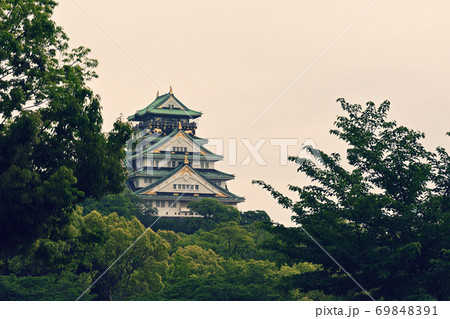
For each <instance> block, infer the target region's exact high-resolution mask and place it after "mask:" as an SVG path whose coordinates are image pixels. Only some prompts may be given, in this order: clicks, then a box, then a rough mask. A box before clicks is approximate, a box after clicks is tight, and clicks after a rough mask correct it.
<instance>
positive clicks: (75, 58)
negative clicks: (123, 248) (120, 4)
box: [0, 0, 131, 254]
mask: <svg viewBox="0 0 450 319" xmlns="http://www.w3.org/2000/svg"><path fill="white" fill-rule="evenodd" d="M55 6H56V2H55V1H51V0H6V1H2V2H1V4H0V224H1V225H2V227H1V228H0V229H1V230H0V243H1V244H0V254H14V253H16V252H19V251H21V250H24V249H27V248H28V247H29V245H30V244H31V243H32V242H33V241H34V240H35V239H37V238H38V237H40V236H48V235H49V234H52V233H55V232H57V231H58V230H60V229H61V228H62V227H63V226H64V225H66V224H67V223H68V220H69V216H70V214H71V212H72V210H73V208H74V205H75V204H76V203H79V202H80V201H82V200H84V199H85V198H87V197H95V198H100V197H101V196H103V195H104V194H106V193H117V192H120V191H121V190H122V188H123V180H124V178H125V170H124V168H123V165H122V163H121V161H122V159H123V158H124V156H125V153H124V150H123V145H124V143H125V141H126V140H127V139H128V137H129V135H130V134H131V127H130V125H129V124H126V123H124V122H122V121H121V120H120V119H119V120H118V121H116V122H115V123H114V127H113V129H112V131H111V132H109V133H107V134H105V133H103V132H102V124H103V121H102V116H101V109H102V108H101V105H100V97H99V96H98V95H95V94H94V92H93V91H92V90H91V89H90V88H89V87H88V86H87V82H88V81H89V80H90V79H92V78H93V77H96V76H97V75H96V74H95V72H94V70H93V69H94V68H95V67H96V66H97V61H96V60H93V59H91V58H89V57H88V54H89V49H87V48H84V47H79V48H73V49H71V48H70V46H69V42H68V37H67V35H66V34H65V33H64V32H63V30H62V28H61V27H59V26H57V25H56V24H55V22H54V21H52V20H51V16H52V13H53V10H54V8H55Z"/></svg>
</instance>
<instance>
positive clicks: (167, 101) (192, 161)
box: [126, 87, 244, 217]
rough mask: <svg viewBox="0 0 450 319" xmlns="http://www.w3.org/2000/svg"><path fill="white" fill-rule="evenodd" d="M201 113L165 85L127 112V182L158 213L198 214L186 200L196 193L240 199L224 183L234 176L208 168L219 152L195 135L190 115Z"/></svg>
mask: <svg viewBox="0 0 450 319" xmlns="http://www.w3.org/2000/svg"><path fill="white" fill-rule="evenodd" d="M201 115H202V113H201V112H197V111H194V110H191V109H189V108H188V107H187V106H185V105H184V104H183V103H181V101H180V100H178V99H177V98H176V97H175V95H174V94H173V90H172V87H171V88H170V92H169V93H167V94H164V95H161V96H159V95H158V94H157V96H156V99H155V100H154V101H153V102H152V103H150V105H148V106H147V107H145V108H143V109H142V110H139V111H137V112H136V113H135V114H134V115H131V116H129V117H128V120H130V121H135V122H137V124H136V126H135V133H136V134H135V137H134V138H133V139H132V140H130V141H129V142H128V145H127V159H126V167H127V170H128V178H127V182H126V184H127V187H128V188H129V189H130V190H131V191H132V192H133V193H135V194H136V195H139V196H140V197H141V198H143V199H145V200H147V201H149V202H150V203H151V204H152V206H153V207H156V208H157V210H158V215H162V217H200V215H198V214H197V213H195V212H191V211H190V210H189V209H188V208H187V204H188V203H189V202H191V201H195V200H200V199H202V198H215V199H217V200H218V201H219V202H221V203H224V204H226V205H231V206H234V207H236V206H237V204H238V203H240V202H243V201H244V198H243V197H239V196H237V195H235V194H233V193H231V192H230V191H229V190H228V187H227V185H226V182H227V181H229V180H231V179H234V175H233V174H227V173H224V172H221V171H219V170H216V169H215V168H214V165H215V163H216V162H218V161H221V160H222V159H223V156H221V155H217V154H214V153H213V152H211V151H209V150H208V149H206V148H205V147H204V144H206V143H207V142H208V140H206V139H203V138H200V137H198V136H196V135H195V131H196V129H197V123H196V120H195V119H198V118H199V117H200V116H201Z"/></svg>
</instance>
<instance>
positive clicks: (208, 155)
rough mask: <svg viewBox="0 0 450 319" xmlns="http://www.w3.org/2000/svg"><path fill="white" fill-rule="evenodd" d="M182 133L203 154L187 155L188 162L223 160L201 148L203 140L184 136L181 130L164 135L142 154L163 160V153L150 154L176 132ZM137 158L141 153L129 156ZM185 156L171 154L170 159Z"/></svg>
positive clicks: (219, 156)
mask: <svg viewBox="0 0 450 319" xmlns="http://www.w3.org/2000/svg"><path fill="white" fill-rule="evenodd" d="M180 131H181V132H182V133H183V134H184V135H185V136H186V137H187V138H188V139H189V140H190V141H191V142H192V144H195V145H197V146H199V147H200V150H201V151H203V152H205V155H200V157H199V155H195V156H193V155H192V154H189V155H187V157H188V159H189V160H192V158H200V159H205V160H212V161H214V160H221V159H222V158H223V156H221V155H217V154H214V153H213V152H211V151H210V150H208V149H207V148H206V147H203V145H202V144H204V143H203V141H205V139H201V138H195V137H193V136H191V135H189V134H186V132H184V131H183V130H180V129H174V130H173V131H172V133H170V134H169V135H166V136H164V137H162V138H161V139H159V140H158V142H156V143H155V144H153V145H152V146H150V147H149V148H147V149H145V150H143V151H142V153H143V154H151V156H152V158H155V159H156V158H165V157H166V155H165V154H164V153H161V154H159V153H152V151H154V150H155V149H157V148H158V147H160V146H161V145H163V144H164V143H166V142H167V141H169V140H170V139H171V138H172V137H173V136H175V135H176V134H177V133H178V132H180ZM144 138H145V137H143V138H142V139H144ZM137 156H142V154H141V153H139V154H135V155H133V156H131V158H135V157H137ZM184 156H185V154H171V156H170V157H171V158H173V159H184Z"/></svg>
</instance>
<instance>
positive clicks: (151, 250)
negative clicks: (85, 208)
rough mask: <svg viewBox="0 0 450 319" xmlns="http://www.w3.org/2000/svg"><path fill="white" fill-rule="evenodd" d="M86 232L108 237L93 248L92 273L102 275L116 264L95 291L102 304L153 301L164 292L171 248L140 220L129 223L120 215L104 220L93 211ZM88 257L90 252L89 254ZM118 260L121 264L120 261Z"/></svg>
mask: <svg viewBox="0 0 450 319" xmlns="http://www.w3.org/2000/svg"><path fill="white" fill-rule="evenodd" d="M84 221H85V227H86V232H87V233H89V232H96V233H97V232H99V231H102V232H104V233H105V241H104V242H100V243H98V244H94V245H92V246H91V249H90V251H89V254H90V255H91V256H92V258H91V259H90V263H89V270H90V271H96V272H97V273H98V274H100V273H102V272H103V271H104V270H106V269H107V268H108V267H109V266H110V265H112V264H113V262H114V261H116V263H115V264H114V265H113V266H112V267H111V268H110V269H109V270H108V272H106V274H105V275H104V276H103V278H102V279H101V280H99V281H98V282H97V283H96V285H95V286H94V287H93V288H92V291H93V293H94V294H96V295H98V298H99V299H100V300H149V299H153V298H155V297H154V296H155V295H156V294H157V293H158V292H159V291H160V290H162V289H163V288H164V284H163V282H162V277H163V275H164V273H165V272H166V271H167V267H168V266H167V259H168V257H169V254H168V250H169V244H168V243H167V242H166V241H164V240H163V239H162V238H161V237H159V236H158V235H157V234H155V233H154V232H153V231H152V230H151V229H147V231H146V232H145V234H144V235H143V236H142V237H141V238H140V239H139V241H137V242H136V243H135V244H134V245H133V246H132V247H131V248H130V249H129V250H128V251H127V252H126V253H125V254H124V255H123V256H122V257H121V258H120V259H118V257H119V256H120V255H121V254H122V253H123V252H124V251H125V250H126V249H127V248H128V247H130V246H131V245H132V243H133V242H135V240H136V239H137V238H139V236H141V235H142V234H143V233H144V231H145V227H144V226H143V225H142V224H141V223H140V222H139V220H138V219H137V218H134V219H133V220H130V221H129V220H126V219H125V218H124V217H119V216H118V215H117V214H116V213H112V214H110V215H108V216H101V215H100V214H99V213H98V212H96V211H93V212H91V213H90V214H88V215H86V216H85V217H84ZM85 253H86V252H85ZM117 259H118V260H117ZM86 288H87V287H86Z"/></svg>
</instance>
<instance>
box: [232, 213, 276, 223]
mask: <svg viewBox="0 0 450 319" xmlns="http://www.w3.org/2000/svg"><path fill="white" fill-rule="evenodd" d="M254 222H267V223H270V222H271V219H270V217H269V215H268V214H267V213H266V212H265V211H263V210H256V211H254V210H248V211H246V212H243V213H242V214H241V221H240V224H241V225H251V224H253V223H254Z"/></svg>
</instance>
